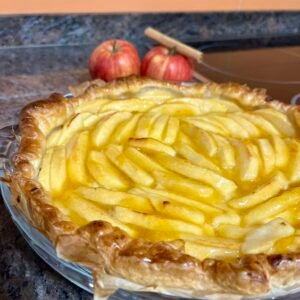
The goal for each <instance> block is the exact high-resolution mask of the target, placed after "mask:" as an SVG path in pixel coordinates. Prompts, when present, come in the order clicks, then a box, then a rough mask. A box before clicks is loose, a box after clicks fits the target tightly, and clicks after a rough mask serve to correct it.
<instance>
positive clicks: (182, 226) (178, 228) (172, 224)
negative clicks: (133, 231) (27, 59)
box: [112, 206, 203, 235]
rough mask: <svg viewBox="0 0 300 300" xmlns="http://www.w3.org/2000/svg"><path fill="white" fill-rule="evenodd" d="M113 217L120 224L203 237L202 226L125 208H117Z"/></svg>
mask: <svg viewBox="0 0 300 300" xmlns="http://www.w3.org/2000/svg"><path fill="white" fill-rule="evenodd" d="M112 216H113V217H114V218H116V219H117V220H119V221H120V222H123V223H126V224H132V225H135V226H140V227H143V228H145V229H150V230H159V231H175V232H186V233H192V234H198V235H201V234H202V232H203V230H202V228H201V227H200V226H197V225H194V224H190V223H187V222H184V221H180V220H174V219H168V218H166V217H160V216H157V215H147V214H143V213H138V212H135V211H132V210H130V209H128V208H124V207H118V206H116V207H115V209H114V210H113V212H112Z"/></svg>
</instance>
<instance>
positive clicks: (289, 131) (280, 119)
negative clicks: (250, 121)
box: [255, 108, 296, 137]
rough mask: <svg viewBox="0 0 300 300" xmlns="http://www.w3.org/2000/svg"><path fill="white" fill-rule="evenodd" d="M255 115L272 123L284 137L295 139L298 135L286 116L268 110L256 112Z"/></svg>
mask: <svg viewBox="0 0 300 300" xmlns="http://www.w3.org/2000/svg"><path fill="white" fill-rule="evenodd" d="M255 114H258V115H260V116H262V117H263V118H265V119H266V120H268V121H270V122H271V123H272V124H273V125H274V126H275V127H276V128H277V129H278V131H280V132H281V133H282V134H283V135H284V136H288V137H293V136H295V135H296V131H295V128H294V125H293V124H292V122H291V121H290V120H289V119H288V117H287V115H286V114H283V113H281V112H279V111H277V110H274V109H268V108H265V109H259V110H256V111H255Z"/></svg>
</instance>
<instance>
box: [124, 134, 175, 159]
mask: <svg viewBox="0 0 300 300" xmlns="http://www.w3.org/2000/svg"><path fill="white" fill-rule="evenodd" d="M128 145H129V146H132V147H135V148H138V149H142V150H143V151H145V152H150V153H152V152H154V153H155V152H158V153H165V154H168V155H171V156H175V155H176V151H175V150H174V149H173V148H172V147H171V146H169V145H166V144H164V143H162V142H160V141H158V140H155V139H152V138H138V139H136V138H131V139H129V141H128Z"/></svg>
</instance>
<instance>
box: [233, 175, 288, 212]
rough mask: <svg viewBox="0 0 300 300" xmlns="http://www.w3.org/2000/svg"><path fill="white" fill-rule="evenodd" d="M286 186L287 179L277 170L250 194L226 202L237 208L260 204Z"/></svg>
mask: <svg viewBox="0 0 300 300" xmlns="http://www.w3.org/2000/svg"><path fill="white" fill-rule="evenodd" d="M287 187H288V181H287V179H286V177H285V176H284V174H283V173H281V172H278V173H277V174H276V175H274V176H273V177H272V178H271V179H270V180H269V182H267V183H265V184H262V185H261V186H258V187H257V188H256V189H255V190H254V191H253V192H251V194H248V195H245V196H242V197H238V198H235V199H232V200H230V201H229V202H228V204H229V205H230V206H231V207H233V208H237V209H247V208H250V207H253V206H255V205H257V204H260V203H262V202H264V201H266V200H268V199H270V198H272V197H274V196H276V195H277V194H278V193H279V192H280V191H282V190H285V189H286V188H287Z"/></svg>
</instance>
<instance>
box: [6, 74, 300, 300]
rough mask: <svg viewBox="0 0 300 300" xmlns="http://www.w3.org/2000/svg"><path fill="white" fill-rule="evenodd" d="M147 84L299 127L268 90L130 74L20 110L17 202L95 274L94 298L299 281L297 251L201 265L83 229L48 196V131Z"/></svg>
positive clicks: (113, 230) (178, 247) (63, 252)
mask: <svg viewBox="0 0 300 300" xmlns="http://www.w3.org/2000/svg"><path fill="white" fill-rule="evenodd" d="M147 87H166V88H171V89H172V90H175V91H180V92H182V93H183V94H184V95H185V96H193V95H196V94H197V95H199V94H202V95H204V96H213V95H215V96H222V97H226V98H228V99H234V100H235V101H236V102H237V103H240V104H242V105H245V106H249V107H251V106H252V107H253V106H256V107H260V106H261V107H274V108H275V109H277V110H280V111H284V112H285V113H287V114H288V115H289V116H290V117H291V118H292V119H293V120H294V122H295V123H296V124H297V125H298V126H300V125H299V123H300V122H299V120H300V117H299V113H300V110H299V107H297V106H291V105H286V104H283V103H281V102H279V101H276V100H273V99H270V97H268V96H267V95H266V92H265V91H264V90H261V89H250V88H248V87H247V86H245V85H239V84H235V83H227V84H216V83H205V84H200V83H198V84H191V85H187V86H186V85H180V84H175V83H168V82H161V81H157V80H152V79H148V78H141V77H131V78H126V79H121V80H118V81H115V82H111V83H108V84H106V85H104V86H99V85H93V84H92V85H91V86H90V87H88V88H87V89H86V90H85V92H84V93H83V94H82V95H80V96H77V97H75V98H72V99H66V98H65V97H64V96H62V95H60V94H52V95H51V96H50V97H49V98H47V99H45V100H40V101H36V102H33V103H31V104H29V105H27V106H26V107H24V109H23V110H22V112H21V115H20V123H19V128H20V134H21V142H20V147H19V150H18V152H17V153H16V155H15V156H14V158H13V164H14V168H15V171H14V172H13V173H11V174H7V181H8V182H9V185H10V188H11V191H12V201H13V203H14V204H15V205H16V206H17V207H18V208H19V209H20V210H21V211H22V212H23V214H24V215H25V216H26V217H27V219H28V220H29V221H30V223H31V224H32V225H33V226H34V227H36V228H37V229H38V230H39V231H41V232H42V233H43V234H44V235H46V236H47V237H48V238H49V239H50V241H51V242H52V243H53V244H54V246H55V248H56V251H57V254H58V256H59V257H61V258H63V259H65V260H68V261H71V262H75V263H79V264H82V265H84V266H87V267H89V268H91V269H92V270H93V276H94V286H95V288H94V294H95V298H99V299H100V297H106V296H108V295H109V294H111V293H113V292H114V291H115V290H116V289H118V288H124V289H127V290H142V291H146V290H147V291H157V292H162V293H166V294H171V295H177V296H190V297H202V296H208V295H211V296H213V295H214V296H215V295H219V296H220V295H226V298H227V299H228V297H235V296H237V297H240V296H241V297H242V296H257V295H265V294H268V293H270V292H271V291H272V289H274V288H276V287H279V288H281V287H283V288H286V287H289V286H295V285H298V284H300V253H288V254H278V255H265V254H258V255H245V256H242V257H239V258H236V259H234V260H232V261H225V260H218V259H205V260H203V261H200V260H199V259H196V258H194V257H192V256H189V255H187V254H185V253H184V249H183V243H181V241H180V240H178V241H174V242H156V243H150V242H147V241H145V240H143V239H134V238H131V237H129V236H128V235H127V234H126V233H125V232H124V231H122V230H121V229H119V228H117V227H113V226H112V225H111V224H110V223H107V222H104V221H94V222H91V223H89V224H87V225H85V226H83V227H79V226H77V225H75V224H73V223H72V222H71V221H70V219H69V218H68V217H67V216H66V215H64V214H63V213H62V212H61V211H60V210H59V209H58V208H56V207H54V206H52V205H51V199H50V196H49V194H48V193H47V192H45V191H44V189H43V188H42V186H41V185H40V184H39V182H38V181H37V180H36V178H37V174H38V172H39V166H40V162H41V159H42V157H43V153H44V150H45V146H46V137H47V134H48V133H49V132H51V130H53V129H54V128H55V127H57V126H60V125H61V124H64V122H65V121H66V120H67V119H68V118H69V117H70V116H71V115H72V114H74V111H75V108H76V107H77V106H78V105H79V104H81V103H83V102H86V101H90V100H93V99H96V98H105V97H118V96H121V95H126V94H130V93H135V92H137V91H138V90H140V89H141V88H147ZM298 122H299V123H298Z"/></svg>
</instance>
